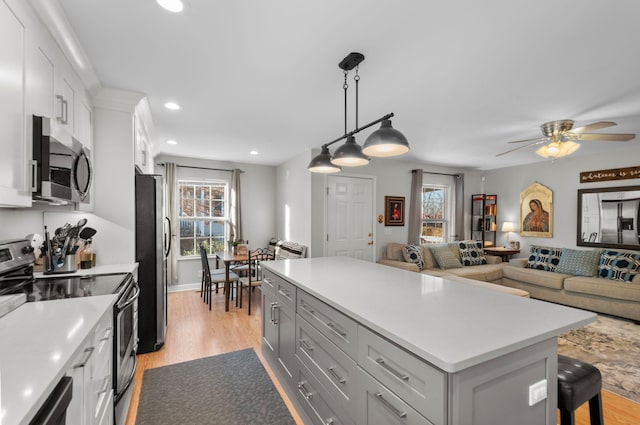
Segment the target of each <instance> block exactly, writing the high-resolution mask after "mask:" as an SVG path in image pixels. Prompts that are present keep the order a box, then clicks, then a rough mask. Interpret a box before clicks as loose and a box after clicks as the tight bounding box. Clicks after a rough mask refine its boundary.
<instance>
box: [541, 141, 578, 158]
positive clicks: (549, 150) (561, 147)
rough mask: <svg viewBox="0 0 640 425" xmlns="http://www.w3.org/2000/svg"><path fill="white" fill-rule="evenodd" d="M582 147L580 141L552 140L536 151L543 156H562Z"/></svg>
mask: <svg viewBox="0 0 640 425" xmlns="http://www.w3.org/2000/svg"><path fill="white" fill-rule="evenodd" d="M579 148H580V144H579V143H574V142H551V143H549V144H548V145H544V146H542V147H541V148H539V149H538V150H537V151H536V154H538V155H540V156H541V157H543V158H554V159H556V158H562V157H563V156H567V155H569V154H572V153H574V152H575V151H577V150H578V149H579Z"/></svg>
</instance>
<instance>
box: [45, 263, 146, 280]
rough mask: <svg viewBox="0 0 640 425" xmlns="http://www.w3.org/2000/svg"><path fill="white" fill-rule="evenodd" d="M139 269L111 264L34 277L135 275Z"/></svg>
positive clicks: (133, 266) (130, 265) (131, 264)
mask: <svg viewBox="0 0 640 425" xmlns="http://www.w3.org/2000/svg"><path fill="white" fill-rule="evenodd" d="M137 268H138V263H128V264H109V265H103V266H96V267H92V268H90V269H78V270H76V271H75V272H74V273H53V274H44V273H42V272H34V273H33V277H35V278H36V279H42V278H50V277H68V276H93V275H96V274H113V273H133V272H134V271H135V270H136V269H137Z"/></svg>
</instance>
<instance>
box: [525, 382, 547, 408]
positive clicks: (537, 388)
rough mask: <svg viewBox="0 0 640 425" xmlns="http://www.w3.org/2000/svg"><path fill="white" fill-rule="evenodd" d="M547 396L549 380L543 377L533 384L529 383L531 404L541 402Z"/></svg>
mask: <svg viewBox="0 0 640 425" xmlns="http://www.w3.org/2000/svg"><path fill="white" fill-rule="evenodd" d="M546 398H547V380H546V379H543V380H542V381H540V382H536V383H535V384H533V385H529V406H533V405H534V404H537V403H540V402H541V401H542V400H544V399H546Z"/></svg>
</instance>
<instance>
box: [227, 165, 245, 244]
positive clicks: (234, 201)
mask: <svg viewBox="0 0 640 425" xmlns="http://www.w3.org/2000/svg"><path fill="white" fill-rule="evenodd" d="M241 173H242V171H241V170H239V169H237V168H235V169H234V170H233V172H232V174H231V191H230V192H231V193H230V194H229V221H230V223H229V239H230V240H231V241H235V240H243V239H242V220H241V217H242V214H241V211H242V210H241V206H240V174H241Z"/></svg>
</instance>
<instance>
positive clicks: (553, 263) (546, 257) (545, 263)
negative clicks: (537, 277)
mask: <svg viewBox="0 0 640 425" xmlns="http://www.w3.org/2000/svg"><path fill="white" fill-rule="evenodd" d="M561 254H562V248H551V247H548V246H536V245H531V253H530V254H529V260H528V261H527V268H529V269H536V270H546V271H551V272H552V271H555V269H556V267H557V266H558V263H559V262H560V255H561Z"/></svg>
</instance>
